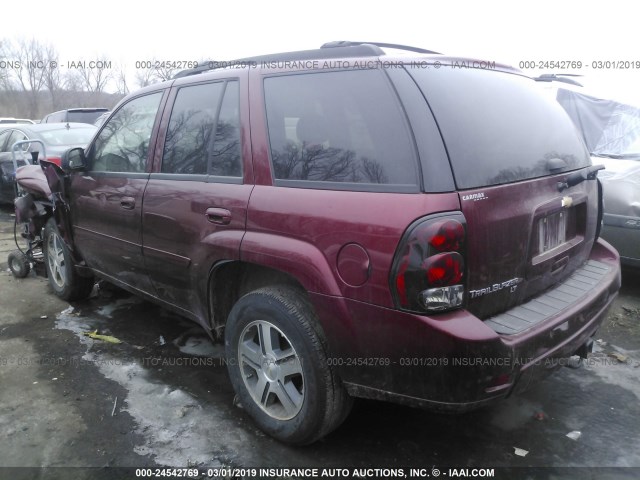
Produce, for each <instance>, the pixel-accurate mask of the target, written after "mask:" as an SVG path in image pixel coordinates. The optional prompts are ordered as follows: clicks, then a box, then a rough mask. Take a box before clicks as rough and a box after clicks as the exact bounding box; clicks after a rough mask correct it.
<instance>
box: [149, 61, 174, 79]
mask: <svg viewBox="0 0 640 480" xmlns="http://www.w3.org/2000/svg"><path fill="white" fill-rule="evenodd" d="M175 74H176V69H175V68H173V67H171V66H170V65H169V64H166V63H165V62H159V65H158V68H156V69H155V74H154V79H155V80H156V82H164V81H165V80H171V79H172V78H173V76H174V75H175ZM156 82H154V83H156Z"/></svg>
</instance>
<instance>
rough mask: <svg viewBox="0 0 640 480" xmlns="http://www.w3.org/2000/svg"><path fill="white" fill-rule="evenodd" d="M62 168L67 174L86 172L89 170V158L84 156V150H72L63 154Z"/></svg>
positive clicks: (77, 148)
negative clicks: (78, 171)
mask: <svg viewBox="0 0 640 480" xmlns="http://www.w3.org/2000/svg"><path fill="white" fill-rule="evenodd" d="M60 166H61V167H62V170H64V171H65V172H72V171H77V170H85V169H86V168H87V158H86V157H85V156H84V148H81V147H75V148H70V149H69V150H67V151H65V152H64V153H63V154H62V157H61V159H60Z"/></svg>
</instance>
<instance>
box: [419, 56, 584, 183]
mask: <svg viewBox="0 0 640 480" xmlns="http://www.w3.org/2000/svg"><path fill="white" fill-rule="evenodd" d="M409 72H410V74H411V75H412V77H413V78H414V79H415V81H416V82H417V84H418V86H419V87H420V89H421V90H422V92H423V93H424V95H425V97H426V98H427V101H428V102H429V104H430V106H431V108H432V110H433V113H434V116H435V118H436V120H437V122H438V125H439V127H440V130H441V133H442V137H443V139H444V141H445V144H446V147H447V150H448V152H449V158H450V161H451V165H452V167H453V173H454V177H455V182H456V185H457V187H458V188H459V189H466V188H477V187H483V186H488V185H498V184H501V183H511V182H516V181H520V180H526V179H531V178H536V177H542V176H546V175H550V174H551V173H552V172H550V170H549V161H550V160H552V159H558V158H559V159H561V160H563V161H564V165H565V166H564V167H563V168H561V169H558V170H554V172H553V173H559V172H563V171H569V170H575V169H578V168H581V167H585V166H588V165H590V164H591V160H590V158H589V154H588V152H587V150H586V148H585V146H584V143H583V141H582V140H581V139H580V137H579V135H578V132H577V131H576V129H575V127H574V126H573V124H572V122H571V120H570V119H569V117H568V116H567V115H566V113H565V112H564V111H563V109H562V107H560V105H558V103H557V102H555V101H554V100H553V99H549V98H547V97H546V96H545V95H544V93H543V92H541V89H540V88H537V87H536V85H535V84H534V82H533V81H532V80H530V79H528V78H526V77H522V76H520V75H515V74H508V73H503V72H498V71H492V70H480V69H454V68H441V69H418V68H414V69H409ZM552 163H555V164H557V162H552Z"/></svg>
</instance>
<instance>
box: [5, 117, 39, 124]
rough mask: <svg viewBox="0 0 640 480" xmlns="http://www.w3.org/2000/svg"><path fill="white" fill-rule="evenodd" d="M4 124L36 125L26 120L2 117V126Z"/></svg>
mask: <svg viewBox="0 0 640 480" xmlns="http://www.w3.org/2000/svg"><path fill="white" fill-rule="evenodd" d="M3 123H27V124H35V123H36V122H34V121H33V120H28V119H26V118H13V117H0V124H3Z"/></svg>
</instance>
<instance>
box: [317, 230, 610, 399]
mask: <svg viewBox="0 0 640 480" xmlns="http://www.w3.org/2000/svg"><path fill="white" fill-rule="evenodd" d="M589 260H590V261H595V262H598V263H599V264H601V265H605V266H606V267H607V269H606V272H605V273H604V274H603V275H602V277H601V278H600V279H599V280H598V282H597V283H596V284H594V285H593V286H592V287H591V288H590V289H589V291H588V292H585V294H584V295H582V296H581V297H580V298H579V299H578V300H577V301H575V302H574V303H572V304H570V305H569V306H568V307H566V308H564V309H562V310H560V311H558V312H557V313H555V314H552V315H550V316H548V318H545V319H543V320H542V321H540V322H539V323H536V324H533V325H532V326H531V327H530V328H527V329H525V330H522V331H520V332H518V333H516V334H511V335H507V334H500V333H498V332H496V331H495V330H494V329H493V328H491V327H490V326H489V324H488V323H487V322H484V321H482V320H480V319H478V318H477V317H475V316H473V315H472V314H470V313H469V312H467V311H465V310H458V311H454V312H449V313H445V314H441V315H437V316H430V317H427V316H420V315H415V314H410V313H405V312H400V311H397V310H392V309H388V308H383V307H379V306H375V305H371V304H368V303H362V302H357V301H353V300H349V299H344V298H337V297H329V296H323V295H319V294H312V295H311V298H312V301H313V302H314V304H315V306H316V310H317V312H318V314H319V317H320V320H321V322H322V325H323V328H324V330H325V333H326V334H327V338H328V339H329V344H330V348H331V352H332V354H331V357H330V359H329V361H330V362H331V363H332V364H333V365H335V366H336V367H337V368H338V369H339V372H340V375H341V378H342V380H343V382H344V384H345V386H346V387H347V389H348V391H349V393H350V394H352V395H353V396H357V397H366V398H375V399H382V400H389V401H395V402H399V403H404V404H409V405H413V406H421V407H427V408H432V409H437V410H449V411H463V410H469V409H474V408H477V407H480V406H483V405H486V404H488V403H491V402H493V401H495V400H497V399H500V398H504V397H506V396H508V395H509V394H510V393H512V392H514V391H522V390H524V389H526V388H527V387H529V386H530V385H531V384H532V383H534V382H535V381H536V380H538V379H540V378H542V377H544V376H546V375H548V374H549V373H550V372H552V371H553V370H555V369H556V368H558V367H559V366H562V365H563V364H565V362H566V359H567V358H568V357H570V356H571V355H573V354H574V353H575V352H576V350H578V349H579V348H580V347H581V346H582V345H584V344H585V343H586V342H587V341H588V340H589V339H590V338H591V337H592V336H593V335H594V334H595V332H596V330H597V329H598V327H599V326H600V325H601V324H602V322H603V320H604V319H605V317H606V313H607V310H608V308H609V307H610V305H611V303H612V301H613V300H614V298H615V297H616V295H617V293H618V290H619V288H620V283H621V280H620V262H619V257H618V254H617V252H616V251H615V250H614V249H613V248H612V247H611V246H610V245H609V244H607V243H606V242H604V241H602V240H599V241H598V242H596V244H595V245H594V248H593V250H592V253H591V257H590V259H589Z"/></svg>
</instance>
